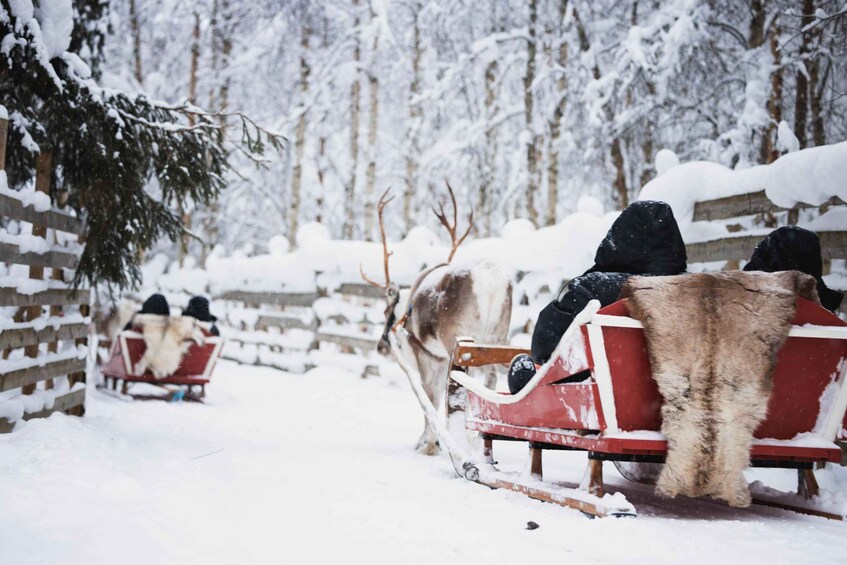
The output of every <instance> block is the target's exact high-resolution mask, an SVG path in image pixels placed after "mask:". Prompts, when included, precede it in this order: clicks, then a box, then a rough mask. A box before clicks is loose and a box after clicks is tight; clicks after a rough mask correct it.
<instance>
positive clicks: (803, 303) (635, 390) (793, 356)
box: [583, 298, 847, 440]
mask: <svg viewBox="0 0 847 565" xmlns="http://www.w3.org/2000/svg"><path fill="white" fill-rule="evenodd" d="M684 324H685V320H680V328H681V329H682V328H683V327H684ZM583 331H584V335H585V340H586V347H587V349H588V350H589V357H590V360H591V365H592V366H593V369H592V376H593V377H594V379H595V381H596V383H597V388H598V390H599V397H600V403H601V408H602V414H603V418H602V420H603V421H605V424H606V432H616V431H635V430H654V431H658V430H659V429H660V426H661V414H660V409H661V404H662V399H661V396H660V395H659V391H658V388H657V386H656V382H655V381H654V380H653V378H652V371H651V368H650V360H649V357H648V354H647V344H646V341H645V339H644V331H643V329H642V328H641V324H640V322H638V321H637V320H634V319H633V318H630V317H629V312H628V310H627V306H626V300H620V301H618V302H615V303H614V304H612V305H610V306H607V307H605V308H603V309H601V310H600V311H599V312H598V313H597V315H596V316H595V317H594V319H593V320H592V321H591V322H590V323H589V324H586V326H584V328H583ZM845 365H847V323H845V322H843V321H842V320H840V319H839V318H838V317H837V316H835V315H833V314H832V313H830V312H829V311H827V310H825V309H824V308H821V307H820V306H818V305H817V304H814V303H812V302H810V301H808V300H805V299H802V298H800V299H798V304H797V311H796V313H795V317H794V322H793V326H792V329H791V332H790V333H789V337H788V339H787V340H786V342H785V344H784V345H783V347H782V349H780V351H779V353H778V356H777V364H776V367H775V369H774V372H773V389H772V392H771V397H770V400H769V403H768V415H767V417H766V419H765V421H764V422H762V424H761V425H760V427H759V428H758V429H757V430H756V433H755V436H756V437H757V438H773V439H780V440H786V439H792V438H795V437H797V436H798V435H799V434H803V433H814V434H816V435H819V436H821V437H823V438H825V439H828V440H832V439H835V438H837V437H839V436H844V435H845V432H844V428H845V427H847V415H845V405H847V384H845V381H847V374H845Z"/></svg>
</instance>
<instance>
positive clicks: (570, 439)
mask: <svg viewBox="0 0 847 565" xmlns="http://www.w3.org/2000/svg"><path fill="white" fill-rule="evenodd" d="M466 427H467V428H468V429H469V430H476V431H478V432H482V433H488V434H493V435H496V436H505V437H512V438H517V439H522V440H526V441H537V442H542V443H550V444H553V445H562V446H565V447H571V448H574V449H579V450H585V451H596V452H599V453H616V454H623V455H659V456H664V455H666V454H667V442H665V441H664V440H656V439H636V438H616V437H605V436H603V435H600V434H593V435H580V434H579V432H578V431H576V430H553V429H539V428H531V427H524V426H515V425H511V424H504V423H500V422H491V421H481V420H477V419H473V418H471V419H468V421H467V426H466ZM750 457H751V459H753V460H754V461H755V460H759V461H765V460H780V461H804V462H818V461H821V462H823V461H829V462H833V463H838V462H840V461H841V450H840V449H838V448H837V447H834V446H833V447H832V448H824V447H800V446H793V445H791V446H789V445H769V444H761V443H754V444H753V447H752V448H751V449H750Z"/></svg>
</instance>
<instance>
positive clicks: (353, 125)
mask: <svg viewBox="0 0 847 565" xmlns="http://www.w3.org/2000/svg"><path fill="white" fill-rule="evenodd" d="M353 11H354V14H355V15H354V19H353V37H354V39H353V41H354V45H353V62H354V66H355V73H356V78H355V80H354V81H353V84H351V85H350V161H351V165H350V180H349V181H348V182H347V186H346V187H345V190H344V201H345V202H344V203H345V212H346V216H345V220H344V234H343V237H344V239H352V238H353V224H354V222H355V221H356V210H355V204H356V171H357V169H358V168H359V96H360V92H361V85H360V84H359V68H360V66H361V62H362V48H361V45H360V43H359V33H360V30H359V25H360V24H361V20H360V17H359V0H353Z"/></svg>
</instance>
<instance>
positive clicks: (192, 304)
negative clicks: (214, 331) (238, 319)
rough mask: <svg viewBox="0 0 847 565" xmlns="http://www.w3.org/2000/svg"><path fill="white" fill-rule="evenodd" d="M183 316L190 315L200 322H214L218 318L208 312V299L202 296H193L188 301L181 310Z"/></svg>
mask: <svg viewBox="0 0 847 565" xmlns="http://www.w3.org/2000/svg"><path fill="white" fill-rule="evenodd" d="M182 315H183V316H191V317H192V318H196V319H198V320H200V321H201V322H216V321H217V320H218V319H217V318H216V317H215V316H212V314H211V313H210V312H209V300H208V299H207V298H204V297H202V296H195V297H194V298H192V299H191V300H189V301H188V306H186V307H185V310H183V311H182Z"/></svg>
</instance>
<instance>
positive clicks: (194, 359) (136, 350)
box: [103, 330, 223, 378]
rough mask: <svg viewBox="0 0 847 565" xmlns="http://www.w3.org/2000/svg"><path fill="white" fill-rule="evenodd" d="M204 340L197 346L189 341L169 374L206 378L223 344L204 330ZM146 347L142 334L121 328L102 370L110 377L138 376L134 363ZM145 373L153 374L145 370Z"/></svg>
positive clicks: (210, 372)
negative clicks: (174, 369) (185, 350)
mask: <svg viewBox="0 0 847 565" xmlns="http://www.w3.org/2000/svg"><path fill="white" fill-rule="evenodd" d="M203 334H204V336H205V343H204V344H203V345H198V344H196V343H193V344H191V347H190V348H189V349H188V351H187V352H186V353H185V356H183V358H182V362H181V363H180V364H179V368H177V370H176V372H175V373H174V374H173V375H171V376H172V377H205V378H209V377H210V376H211V374H212V369H214V366H215V362H216V361H217V359H218V357H219V356H220V351H221V348H222V346H223V341H222V340H221V338H219V337H217V336H214V335H212V334H211V333H209V332H207V331H205V330H204V331H203ZM146 350H147V345H146V344H145V343H144V336H142V335H141V334H140V333H138V332H136V331H132V330H128V331H123V332H121V333H120V334H119V335H118V339H117V340H115V346H114V348H113V349H112V355H111V358H110V359H109V362H108V363H107V364H106V366H105V367H104V368H103V373H104V374H106V375H109V376H112V375H114V376H121V377H123V376H130V377H140V376H142V375H136V374H135V373H134V370H133V369H134V367H135V365H136V364H137V363H138V362H139V361H140V360H141V357H142V356H143V355H144V352H145V351H146ZM146 374H147V375H149V376H151V378H152V374H151V373H150V372H149V371H148V372H147V373H146Z"/></svg>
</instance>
